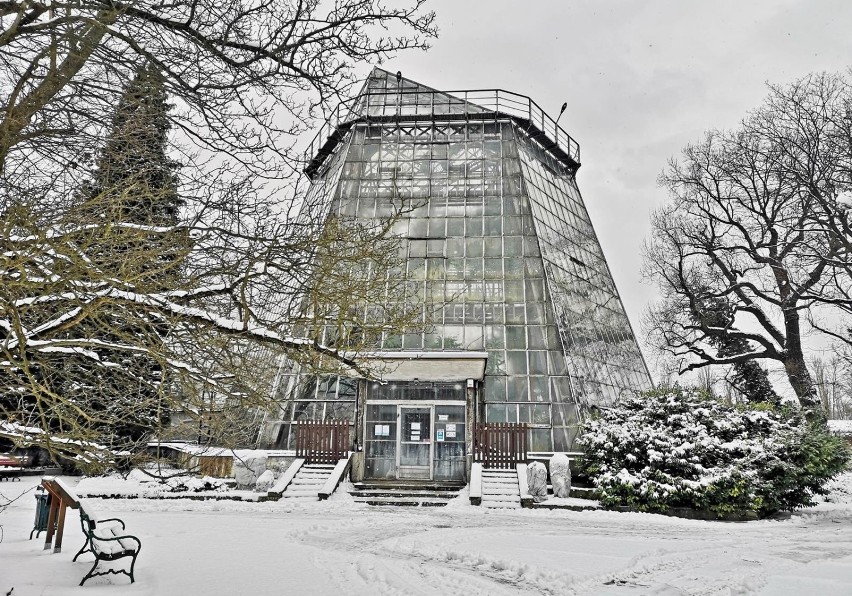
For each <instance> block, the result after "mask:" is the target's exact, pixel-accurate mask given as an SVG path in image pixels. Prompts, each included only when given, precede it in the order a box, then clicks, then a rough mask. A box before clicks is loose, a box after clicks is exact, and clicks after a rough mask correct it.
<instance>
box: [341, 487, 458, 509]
mask: <svg viewBox="0 0 852 596" xmlns="http://www.w3.org/2000/svg"><path fill="white" fill-rule="evenodd" d="M462 488H464V484H463V483H458V482H424V481H416V482H415V481H408V482H407V481H404V480H365V481H363V482H356V483H354V484H353V485H352V490H350V491H349V494H350V495H352V496H353V497H354V500H355V502H356V503H366V504H368V505H396V506H399V507H443V506H444V505H446V504H447V503H449V502H450V501H451V500H452V499H454V498H456V497H457V496H458V495H459V491H460V490H461V489H462Z"/></svg>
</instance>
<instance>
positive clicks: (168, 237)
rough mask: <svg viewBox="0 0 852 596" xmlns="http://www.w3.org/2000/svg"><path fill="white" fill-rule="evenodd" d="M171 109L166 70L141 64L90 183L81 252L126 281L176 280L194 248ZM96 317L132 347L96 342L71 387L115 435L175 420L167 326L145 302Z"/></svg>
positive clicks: (147, 285)
mask: <svg viewBox="0 0 852 596" xmlns="http://www.w3.org/2000/svg"><path fill="white" fill-rule="evenodd" d="M168 111H169V105H168V103H167V96H166V93H165V91H164V89H163V84H162V78H161V77H160V75H159V73H158V72H157V70H156V68H155V67H154V66H152V65H150V64H147V65H144V66H141V67H140V68H139V69H138V70H137V72H136V75H135V77H134V78H133V80H132V81H131V82H130V84H129V85H128V86H127V88H126V89H125V91H124V93H123V95H122V98H121V101H120V102H119V104H118V106H117V107H116V110H115V114H114V116H113V119H112V123H111V128H110V131H109V133H108V136H107V138H106V141H105V144H104V146H103V148H102V149H101V150H100V152H99V153H98V155H97V158H96V161H95V170H94V174H93V176H92V179H91V181H90V182H89V183H87V184H86V185H84V188H83V189H82V193H81V201H80V203H79V205H78V212H79V217H80V218H81V219H80V222H81V223H85V224H95V225H94V226H93V230H94V232H93V233H92V234H88V235H85V237H83V238H81V247H82V252H83V253H84V254H85V255H86V257H88V258H89V259H91V261H92V262H93V263H94V266H95V267H96V269H97V270H98V271H99V273H101V274H103V273H107V274H110V275H111V276H113V279H114V283H115V284H116V285H117V286H118V287H119V289H122V290H127V291H131V292H140V293H146V294H151V293H156V292H159V291H165V290H170V289H176V287H177V285H178V284H179V283H180V279H181V263H182V261H183V257H184V256H185V255H186V254H187V252H188V249H189V246H188V237H187V235H186V233H185V230H182V229H180V228H179V227H177V224H178V221H179V210H180V207H181V205H182V201H181V199H180V197H179V195H178V191H177V182H178V178H177V168H178V164H177V163H176V162H175V161H173V160H171V159H169V157H168V156H167V148H168V132H169V120H168ZM87 320H88V326H89V328H90V332H89V333H90V336H91V337H92V338H93V339H97V340H101V341H103V342H106V343H108V344H118V345H122V346H126V347H129V348H132V349H112V348H110V347H104V348H96V351H97V353H98V356H99V357H100V361H101V362H100V363H99V364H97V365H94V366H93V364H92V362H91V360H87V359H80V358H68V359H65V362H64V366H63V368H64V374H63V377H64V379H65V382H64V390H65V392H69V391H70V392H74V391H77V392H80V393H83V392H85V397H84V401H85V403H86V404H87V407H88V408H89V409H90V411H92V412H93V413H95V414H96V415H97V414H103V416H102V419H103V420H104V421H105V422H104V425H105V428H103V429H102V431H103V432H104V434H105V435H106V436H107V437H109V438H110V440H109V441H108V442H110V443H112V444H113V445H115V446H121V445H127V444H128V443H132V442H136V441H138V440H139V439H141V438H143V437H145V436H146V435H147V434H148V433H149V432H150V431H151V430H152V429H154V428H156V427H157V426H158V425H159V424H161V423H163V422H165V421H166V420H167V416H168V414H167V412H165V411H163V408H161V407H160V403H161V400H160V399H159V393H160V391H162V390H163V383H164V382H165V379H163V366H162V364H161V361H160V358H161V357H162V355H163V353H164V350H163V349H162V347H163V342H164V341H165V335H166V329H167V325H166V324H165V322H163V321H162V320H158V319H156V318H152V317H151V316H150V313H149V312H148V311H146V310H145V309H144V308H143V307H141V306H140V307H133V308H131V307H128V306H127V305H126V304H124V305H121V304H119V303H118V302H113V301H109V300H105V301H103V302H101V303H99V304H98V305H97V307H95V308H93V309H92V310H91V311H90V312H88V313H87ZM104 365H105V366H104ZM80 380H84V381H85V382H84V384H82V385H81V383H80ZM82 397H83V396H81V398H82Z"/></svg>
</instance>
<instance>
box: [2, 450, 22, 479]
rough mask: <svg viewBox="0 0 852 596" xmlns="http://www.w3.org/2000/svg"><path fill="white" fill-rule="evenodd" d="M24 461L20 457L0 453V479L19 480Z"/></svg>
mask: <svg viewBox="0 0 852 596" xmlns="http://www.w3.org/2000/svg"><path fill="white" fill-rule="evenodd" d="M24 463H25V462H24V460H23V458H21V457H17V456H14V455H7V454H5V453H2V454H0V480H7V479H8V480H10V481H11V480H20V479H21V474H22V473H23V472H24Z"/></svg>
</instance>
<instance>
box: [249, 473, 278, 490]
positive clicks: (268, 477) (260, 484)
mask: <svg viewBox="0 0 852 596" xmlns="http://www.w3.org/2000/svg"><path fill="white" fill-rule="evenodd" d="M273 484H275V474H274V473H273V472H272V470H266V471H265V472H264V473H263V474H261V475H260V476H259V477H258V479H257V483H256V484H255V487H254V490H256V491H257V492H259V493H265V492H267V491H268V490H269V489H270V488H272V485H273Z"/></svg>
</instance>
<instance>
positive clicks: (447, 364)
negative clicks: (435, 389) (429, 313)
mask: <svg viewBox="0 0 852 596" xmlns="http://www.w3.org/2000/svg"><path fill="white" fill-rule="evenodd" d="M366 359H367V360H368V364H367V366H368V367H369V368H371V369H373V370H375V372H376V374H377V375H378V376H379V377H380V378H381V379H382V380H383V381H413V380H419V381H466V380H467V379H475V380H477V381H479V380H482V378H483V376H484V375H485V362H486V360H487V359H488V353H487V352H373V353H371V354H369V355H367V356H366Z"/></svg>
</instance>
